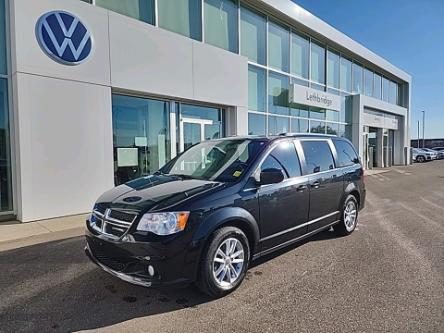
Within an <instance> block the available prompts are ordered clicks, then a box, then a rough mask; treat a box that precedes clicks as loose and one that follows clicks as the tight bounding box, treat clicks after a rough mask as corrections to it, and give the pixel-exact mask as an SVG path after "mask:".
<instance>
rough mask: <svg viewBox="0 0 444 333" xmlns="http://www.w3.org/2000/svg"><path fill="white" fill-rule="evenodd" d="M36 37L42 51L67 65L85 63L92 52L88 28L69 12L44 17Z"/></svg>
mask: <svg viewBox="0 0 444 333" xmlns="http://www.w3.org/2000/svg"><path fill="white" fill-rule="evenodd" d="M36 35H37V40H38V42H39V44H40V47H41V48H42V50H43V51H44V52H45V53H46V54H47V55H49V56H50V57H51V58H52V59H54V60H55V61H57V62H60V63H62V64H65V65H78V64H80V63H82V62H84V61H85V60H86V59H87V58H88V57H89V55H90V54H91V51H92V44H93V41H92V37H91V34H90V32H89V30H88V28H87V27H86V25H84V24H83V23H82V22H81V21H80V20H79V18H78V17H77V16H75V15H73V14H70V13H68V12H64V11H61V10H57V11H53V12H49V13H46V14H44V15H42V16H41V17H40V18H39V20H38V21H37V26H36Z"/></svg>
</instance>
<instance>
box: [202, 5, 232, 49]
mask: <svg viewBox="0 0 444 333" xmlns="http://www.w3.org/2000/svg"><path fill="white" fill-rule="evenodd" d="M204 19H205V34H204V35H205V42H206V43H208V44H211V45H215V46H218V47H220V48H223V49H225V50H228V51H231V52H234V53H237V52H238V47H237V44H238V43H237V41H238V12H237V1H235V0H234V1H233V0H205V3H204Z"/></svg>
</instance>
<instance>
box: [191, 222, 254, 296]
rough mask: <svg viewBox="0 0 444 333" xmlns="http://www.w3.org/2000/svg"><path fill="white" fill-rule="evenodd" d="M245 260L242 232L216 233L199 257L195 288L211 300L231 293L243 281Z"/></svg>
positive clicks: (245, 241) (225, 230) (228, 229)
mask: <svg viewBox="0 0 444 333" xmlns="http://www.w3.org/2000/svg"><path fill="white" fill-rule="evenodd" d="M249 258H250V248H249V246H248V239H247V237H246V236H245V234H244V233H243V232H242V230H240V229H238V228H235V227H223V228H221V229H218V230H216V231H215V232H214V233H213V235H212V237H211V240H210V242H209V244H208V246H207V248H206V250H205V252H204V254H203V258H202V262H201V266H200V272H199V278H198V281H197V286H198V287H199V289H200V290H201V291H203V292H204V293H206V294H208V295H210V296H212V297H221V296H224V295H226V294H228V293H230V292H232V291H233V290H235V289H236V288H237V287H238V286H239V285H240V284H241V282H242V280H243V279H244V277H245V274H246V272H247V269H248V264H249Z"/></svg>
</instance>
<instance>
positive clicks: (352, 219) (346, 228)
mask: <svg viewBox="0 0 444 333" xmlns="http://www.w3.org/2000/svg"><path fill="white" fill-rule="evenodd" d="M357 224H358V201H357V200H356V197H355V196H354V195H352V194H350V195H349V196H348V197H347V199H345V202H344V206H343V207H342V212H341V221H340V222H339V223H338V224H336V225H335V226H334V227H333V229H334V230H335V232H336V233H337V234H338V235H339V236H347V235H350V234H351V233H352V232H353V231H354V230H355V228H356V225H357Z"/></svg>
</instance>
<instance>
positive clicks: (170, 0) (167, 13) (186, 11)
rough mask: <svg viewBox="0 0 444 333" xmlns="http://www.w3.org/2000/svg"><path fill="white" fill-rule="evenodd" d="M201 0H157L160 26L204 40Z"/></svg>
mask: <svg viewBox="0 0 444 333" xmlns="http://www.w3.org/2000/svg"><path fill="white" fill-rule="evenodd" d="M201 3H202V2H201V0H181V1H175V0H162V1H157V11H158V17H159V27H161V28H164V29H167V30H170V31H173V32H177V33H179V34H181V35H184V36H187V37H190V38H193V39H196V40H202V8H201Z"/></svg>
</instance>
